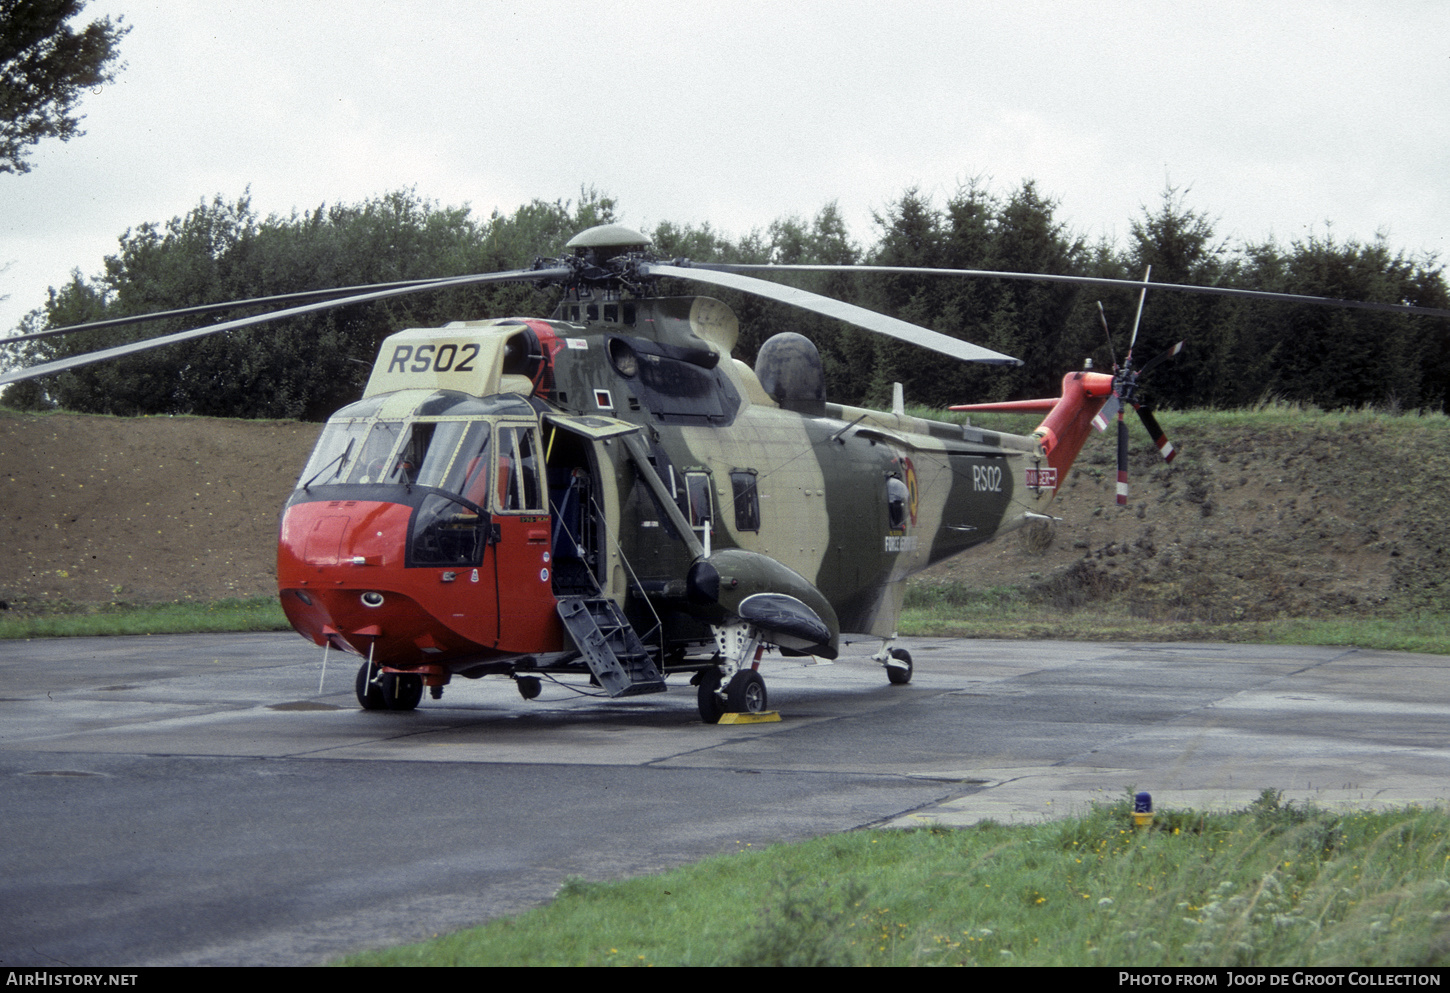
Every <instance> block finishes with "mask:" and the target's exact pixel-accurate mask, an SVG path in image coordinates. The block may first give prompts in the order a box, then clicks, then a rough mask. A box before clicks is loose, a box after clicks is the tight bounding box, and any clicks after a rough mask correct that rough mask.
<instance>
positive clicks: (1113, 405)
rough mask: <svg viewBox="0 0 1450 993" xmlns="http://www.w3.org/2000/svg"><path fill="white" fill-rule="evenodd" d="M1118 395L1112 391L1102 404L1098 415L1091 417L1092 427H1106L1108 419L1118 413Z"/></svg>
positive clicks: (1101, 429)
mask: <svg viewBox="0 0 1450 993" xmlns="http://www.w3.org/2000/svg"><path fill="white" fill-rule="evenodd" d="M1119 406H1121V404H1119V403H1118V395H1117V394H1116V393H1114V394H1113V395H1112V396H1110V397H1108V402H1107V403H1105V404H1103V409H1102V410H1100V411H1098V416H1097V417H1094V418H1093V427H1094V428H1096V429H1097V430H1099V431H1106V430H1107V429H1108V421H1111V420H1112V419H1113V418H1114V417H1115V416H1117V413H1118V407H1119Z"/></svg>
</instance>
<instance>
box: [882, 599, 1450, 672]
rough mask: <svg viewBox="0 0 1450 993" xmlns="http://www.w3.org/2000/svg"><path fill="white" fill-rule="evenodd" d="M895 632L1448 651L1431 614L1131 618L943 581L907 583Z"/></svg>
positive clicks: (1117, 611)
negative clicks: (1217, 619) (1219, 619)
mask: <svg viewBox="0 0 1450 993" xmlns="http://www.w3.org/2000/svg"><path fill="white" fill-rule="evenodd" d="M899 630H900V632H901V633H902V634H903V635H911V636H916V637H937V638H1007V639H1028V638H1037V639H1059V640H1067V641H1073V640H1077V641H1227V642H1256V643H1260V644H1270V645H1356V646H1358V647H1360V648H1374V649H1380V650H1384V651H1396V652H1431V653H1435V654H1440V655H1450V617H1447V616H1446V615H1444V614H1439V613H1431V612H1420V613H1415V614H1408V615H1406V616H1403V617H1373V618H1363V619H1346V618H1285V619H1282V620H1270V621H1224V622H1214V621H1204V620H1174V619H1171V618H1167V619H1165V618H1152V617H1141V616H1136V615H1134V614H1133V613H1132V612H1131V610H1130V608H1129V607H1128V606H1127V605H1126V604H1124V603H1120V602H1117V601H1115V600H1113V599H1112V598H1107V599H1103V600H1096V601H1093V602H1092V603H1091V604H1090V605H1089V606H1085V607H1081V608H1076V609H1063V608H1061V607H1057V606H1053V605H1050V604H1047V603H1044V602H1042V600H1041V598H1039V597H1034V596H1033V595H1032V594H1031V593H1030V592H1028V591H1025V590H1021V589H1016V588H1012V587H998V588H993V589H976V588H973V587H970V586H967V585H966V584H964V583H950V582H948V583H913V584H911V585H910V586H908V587H907V593H906V609H905V610H904V611H903V613H902V615H901V623H900V627H899Z"/></svg>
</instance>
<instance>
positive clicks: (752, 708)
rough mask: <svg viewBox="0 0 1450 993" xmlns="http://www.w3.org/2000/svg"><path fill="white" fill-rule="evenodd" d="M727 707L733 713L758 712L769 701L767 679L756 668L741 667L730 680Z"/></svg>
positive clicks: (726, 697) (726, 698) (726, 695)
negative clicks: (766, 686)
mask: <svg viewBox="0 0 1450 993" xmlns="http://www.w3.org/2000/svg"><path fill="white" fill-rule="evenodd" d="M725 700H726V709H728V710H729V711H730V712H731V713H732V714H758V713H760V712H761V711H763V710H765V707H766V704H767V702H768V700H767V697H766V693H765V679H764V678H762V677H761V675H760V673H758V672H756V671H755V670H754V669H741V670H740V671H739V672H737V673H736V674H735V677H734V678H733V679H731V680H730V686H729V688H728V689H727V691H726V693H725Z"/></svg>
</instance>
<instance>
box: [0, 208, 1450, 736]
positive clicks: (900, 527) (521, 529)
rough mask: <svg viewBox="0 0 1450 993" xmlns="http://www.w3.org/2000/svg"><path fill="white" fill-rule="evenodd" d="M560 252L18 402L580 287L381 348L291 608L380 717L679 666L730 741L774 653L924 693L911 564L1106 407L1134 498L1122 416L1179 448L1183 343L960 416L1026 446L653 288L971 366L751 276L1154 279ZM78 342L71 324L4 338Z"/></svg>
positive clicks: (1045, 477)
mask: <svg viewBox="0 0 1450 993" xmlns="http://www.w3.org/2000/svg"><path fill="white" fill-rule="evenodd" d="M566 247H567V248H569V249H571V250H572V254H569V255H567V256H564V257H561V258H555V259H540V260H538V261H536V262H535V264H534V265H533V267H532V268H529V269H523V270H514V271H509V272H499V273H490V274H484V275H478V276H466V277H458V278H448V279H437V280H429V281H424V282H416V283H405V284H389V285H387V286H374V287H351V288H347V289H345V290H341V291H339V290H333V291H326V292H325V293H324V292H318V293H313V294H292V295H289V296H288V297H281V298H278V297H272V298H265V299H261V300H251V301H233V302H230V303H228V304H219V305H216V306H215V307H206V308H189V309H188V310H186V311H170V312H167V313H166V314H164V315H155V314H153V315H147V317H148V318H155V317H158V316H176V315H177V314H185V313H199V312H201V311H204V310H211V309H218V310H219V309H223V308H225V307H236V306H239V305H241V304H259V303H270V304H279V303H284V302H291V301H296V300H301V299H308V298H311V299H312V300H313V302H309V303H302V304H298V305H295V306H289V307H287V308H286V309H283V310H278V311H274V312H271V313H267V314H261V315H257V316H253V317H247V318H242V319H239V320H232V321H226V322H223V323H220V324H213V325H209V326H206V327H201V328H196V329H193V330H190V331H184V332H180V333H177V334H171V335H165V336H163V337H159V338H151V339H147V340H145V341H141V342H136V343H133V344H129V345H123V346H120V347H117V348H112V349H106V350H104V351H100V352H93V353H89V354H87V355H84V356H78V357H74V358H69V359H62V360H59V361H56V362H49V363H44V364H42V365H37V366H33V367H31V368H29V369H25V370H21V371H17V372H11V373H7V374H6V375H4V376H0V385H3V384H5V383H8V382H14V381H17V380H20V379H30V378H35V377H38V376H43V375H49V374H53V373H56V372H61V371H64V370H65V369H68V368H72V367H75V366H78V365H81V364H85V363H88V362H95V361H102V360H105V359H108V358H114V357H118V356H120V355H125V354H129V353H131V352H134V351H139V350H143V349H146V348H154V347H158V346H161V345H165V344H169V343H172V342H176V341H181V340H186V339H188V338H193V337H199V336H201V335H206V334H215V333H218V332H222V331H227V330H231V329H233V328H239V327H244V326H247V325H251V324H258V323H263V322H266V321H271V320H277V319H281V318H286V317H290V316H295V315H297V314H301V313H306V312H310V311H314V310H321V309H324V308H328V307H336V306H341V305H344V304H349V303H358V302H363V301H366V300H371V299H378V298H381V297H384V296H391V295H396V294H401V293H413V292H423V291H426V290H429V289H438V288H443V287H450V286H460V285H466V284H472V283H488V282H532V283H535V284H539V285H556V286H558V287H561V288H562V290H563V296H562V300H561V302H560V303H559V304H558V306H557V308H556V309H555V310H554V312H553V314H552V315H551V316H550V317H549V318H547V319H539V318H513V317H510V318H500V319H493V320H469V321H457V322H454V323H451V324H448V325H446V326H444V327H441V328H413V329H408V330H403V331H399V332H398V333H396V334H393V335H392V336H390V337H388V338H387V339H386V340H385V341H384V342H383V344H382V346H381V349H380V351H379V354H378V358H377V361H376V363H375V365H374V367H373V370H372V374H371V378H370V379H369V380H368V384H367V387H366V389H365V391H364V393H363V396H362V399H360V400H359V401H357V402H356V403H353V404H351V405H349V406H347V407H344V408H342V409H341V410H339V411H337V413H335V414H334V415H333V416H332V418H331V419H330V420H329V421H328V423H327V425H326V427H325V428H324V429H323V431H322V433H321V436H320V438H319V439H318V442H317V446H316V448H315V449H314V451H313V453H312V456H311V458H310V459H309V460H308V462H307V465H306V466H305V467H304V468H303V470H302V472H301V475H300V476H299V477H298V481H297V487H296V489H295V491H294V492H293V493H292V495H291V497H290V498H289V499H288V501H287V504H286V508H285V510H284V512H283V516H282V523H281V533H280V537H279V540H278V548H277V584H278V593H279V596H280V598H281V603H282V607H283V609H284V610H285V611H286V614H287V617H288V619H289V620H290V621H291V623H292V625H293V627H294V628H296V630H297V631H298V632H299V633H300V634H302V635H303V636H304V637H306V638H308V639H310V640H311V641H313V642H314V643H316V644H317V645H319V646H324V647H325V650H326V651H330V650H334V649H335V650H341V651H344V652H348V653H351V654H353V655H356V656H358V657H359V658H360V660H361V662H360V666H359V669H358V672H357V677H356V692H357V698H358V701H359V702H360V703H361V705H362V706H363V708H365V709H368V710H410V709H412V708H414V707H416V706H417V705H418V704H419V702H420V701H421V699H422V696H423V693H424V690H425V688H426V689H427V690H428V691H429V692H430V693H431V695H432V696H433V697H434V698H437V697H440V696H441V695H442V692H443V688H444V687H445V686H446V685H448V684H449V682H450V681H451V680H452V679H453V677H455V676H464V677H469V678H476V677H480V676H484V675H506V676H510V677H512V678H513V679H514V681H515V683H516V685H517V688H518V690H519V692H520V693H521V694H522V695H523V696H524V697H525V698H526V699H532V698H534V697H536V696H537V695H538V694H539V692H540V689H541V677H547V678H554V677H557V676H560V675H565V674H571V673H572V674H577V675H578V676H580V677H581V678H582V677H585V676H587V677H588V678H589V680H590V682H591V683H594V684H597V685H598V686H599V687H600V688H601V689H602V691H603V692H604V693H607V694H608V695H609V696H614V697H621V696H632V695H637V694H645V693H655V692H660V691H663V690H664V689H665V688H666V677H667V676H670V675H680V676H688V677H689V679H690V682H691V683H692V684H693V685H694V686H696V687H697V699H698V705H699V712H700V716H701V717H702V718H703V719H704V720H705V721H706V722H709V723H715V722H717V721H719V720H720V719H721V718H722V716H723V715H725V714H727V713H746V714H748V713H758V712H761V711H764V710H765V709H766V707H767V693H766V686H765V682H764V680H763V679H762V677H761V675H760V672H759V664H760V659H761V656H762V653H763V652H764V651H765V650H766V649H768V648H771V649H775V650H778V651H780V652H781V653H783V654H785V655H792V656H805V655H813V656H820V657H824V658H834V657H835V656H836V655H837V652H838V650H839V647H840V645H841V643H842V639H843V636H846V635H853V636H860V637H861V638H863V639H864V638H869V639H876V640H878V641H879V643H880V649H879V651H878V652H877V653H876V654H875V655H874V656H873V658H874V659H875V660H876V661H877V662H879V663H880V664H882V665H883V666H884V667H885V671H886V676H887V678H888V680H889V681H890V682H891V683H894V684H904V683H907V682H909V681H910V679H911V676H912V660H911V657H910V655H909V654H908V653H907V652H906V651H904V650H902V649H900V648H898V647H896V646H895V645H894V644H893V641H894V639H895V637H896V632H897V621H898V618H899V616H900V613H901V607H902V600H903V596H904V593H905V582H906V579H907V577H908V576H910V575H912V574H913V573H916V572H919V571H920V570H922V569H924V568H926V567H927V566H929V565H931V564H933V563H935V562H938V561H940V560H942V559H944V558H947V557H948V556H952V555H955V554H957V553H959V552H962V551H965V550H966V549H969V548H971V547H973V546H975V545H980V544H982V543H983V542H986V541H990V540H991V539H993V538H995V537H997V536H998V535H1001V534H1004V533H1006V532H1009V531H1012V530H1015V529H1017V528H1020V527H1022V526H1023V525H1025V524H1027V523H1029V522H1031V521H1033V520H1045V519H1049V518H1048V517H1047V514H1046V511H1047V509H1048V505H1049V504H1050V503H1051V502H1052V499H1053V497H1054V495H1055V494H1056V492H1057V488H1058V486H1060V485H1061V484H1062V482H1063V481H1064V479H1065V477H1066V476H1067V474H1068V472H1069V471H1070V470H1071V468H1072V465H1073V461H1074V459H1075V458H1076V457H1077V455H1078V453H1079V451H1080V450H1081V448H1082V446H1083V443H1084V442H1085V440H1086V439H1087V437H1088V436H1089V434H1090V432H1091V431H1092V430H1093V428H1094V426H1097V427H1098V428H1100V429H1101V428H1103V427H1105V426H1106V424H1105V422H1106V419H1107V418H1109V417H1111V416H1113V414H1114V413H1116V415H1117V420H1118V473H1119V475H1118V500H1119V502H1120V503H1122V502H1125V501H1126V495H1127V477H1126V468H1127V448H1128V438H1127V426H1126V424H1125V422H1124V419H1123V415H1124V412H1125V410H1126V408H1127V407H1134V408H1135V409H1136V410H1137V411H1138V413H1139V415H1140V417H1141V418H1142V420H1143V422H1144V424H1145V426H1146V427H1147V429H1148V431H1149V433H1150V434H1151V435H1152V437H1153V440H1154V442H1155V443H1156V444H1157V446H1158V448H1159V450H1160V452H1162V454H1163V455H1164V457H1165V458H1168V459H1171V458H1172V457H1173V455H1174V450H1173V447H1172V445H1171V444H1169V443H1168V442H1167V439H1166V438H1165V436H1164V434H1163V431H1162V430H1161V428H1160V427H1159V426H1158V423H1157V421H1156V419H1155V418H1154V417H1153V415H1152V413H1151V411H1150V410H1149V409H1148V408H1147V407H1146V406H1145V405H1144V404H1143V403H1142V401H1141V400H1140V398H1139V395H1138V379H1139V377H1140V376H1141V375H1142V374H1143V373H1144V372H1147V371H1148V370H1149V369H1150V368H1151V367H1153V366H1154V365H1156V364H1157V363H1158V362H1161V361H1163V360H1165V359H1167V358H1168V357H1170V356H1171V355H1173V354H1176V353H1177V351H1178V350H1179V349H1180V348H1181V347H1182V343H1181V342H1180V343H1179V344H1178V345H1176V346H1174V347H1173V348H1172V349H1170V350H1169V351H1168V352H1166V353H1165V354H1164V355H1162V356H1159V357H1158V358H1156V359H1154V360H1153V361H1152V362H1149V363H1148V364H1147V365H1145V366H1143V367H1142V368H1141V369H1139V370H1136V371H1135V370H1134V369H1133V366H1132V351H1131V346H1130V349H1129V352H1128V354H1127V356H1126V357H1125V359H1124V361H1123V363H1122V364H1121V365H1120V366H1118V365H1116V364H1115V368H1114V370H1113V371H1112V372H1111V373H1108V372H1094V371H1092V370H1091V364H1090V362H1089V363H1087V365H1088V368H1085V369H1083V370H1077V371H1071V372H1068V373H1067V374H1066V375H1065V376H1064V377H1063V379H1062V390H1061V395H1060V396H1057V397H1053V398H1049V399H1042V400H1027V401H1017V402H1011V403H999V404H972V405H965V406H962V407H957V408H953V409H958V410H976V411H1002V410H1018V411H1022V410H1026V411H1039V412H1041V413H1043V414H1044V415H1045V416H1044V419H1043V421H1042V423H1041V425H1040V426H1039V427H1038V428H1037V429H1036V430H1035V431H1033V432H1032V433H1031V434H1030V435H1013V434H1005V433H1001V432H996V431H988V430H983V429H980V428H977V427H973V426H971V425H961V424H954V423H945V422H941V421H934V420H927V419H923V418H918V417H911V416H908V415H906V413H905V412H904V408H903V404H902V398H901V396H900V391H899V388H898V391H897V395H896V397H895V400H894V403H893V409H892V410H891V411H874V410H867V409H862V408H856V407H850V406H845V405H841V404H835V403H830V402H828V401H827V399H826V396H825V376H824V372H823V369H822V364H821V359H820V356H819V354H818V353H817V351H816V348H815V346H814V345H813V344H812V343H811V342H810V341H809V340H808V339H806V338H805V337H803V336H801V335H799V334H796V333H794V332H784V333H781V334H777V335H775V336H774V337H772V338H770V339H769V340H768V341H766V342H765V343H764V345H762V347H761V348H760V350H759V353H758V356H757V358H756V361H755V365H754V367H753V368H752V367H750V366H748V365H746V364H745V363H744V362H743V361H740V360H738V359H735V358H732V357H731V350H732V348H733V347H734V345H735V341H736V336H737V331H738V324H737V320H736V317H735V314H734V313H733V311H731V309H730V308H729V307H728V306H726V305H725V304H724V303H722V302H721V301H719V300H716V299H713V298H711V297H708V296H692V297H691V296H685V297H678V296H659V295H657V293H658V291H657V286H658V284H659V281H660V280H661V279H663V278H674V279H681V280H687V281H692V282H696V283H705V284H709V285H713V286H720V287H726V288H729V289H733V290H739V291H743V292H745V293H749V294H756V295H759V296H763V297H766V298H769V299H772V300H776V301H779V302H783V303H787V304H791V305H794V306H796V307H801V308H804V309H806V310H810V311H814V312H816V313H820V314H824V315H827V316H829V317H832V318H837V319H839V320H842V321H845V322H848V323H851V324H855V325H857V326H860V327H863V328H866V329H868V330H872V331H876V332H879V333H883V334H887V335H890V336H893V337H895V338H898V339H901V340H904V341H907V342H911V343H913V344H915V345H918V346H921V347H923V348H928V349H932V350H934V351H937V352H940V353H942V354H944V355H947V356H950V357H951V358H954V359H958V360H961V361H967V362H985V363H995V364H1018V360H1017V359H1015V358H1012V357H1010V356H1006V355H1002V354H999V353H997V352H993V351H990V350H988V349H985V348H980V347H978V346H976V345H972V344H969V343H967V342H963V341H960V340H957V339H955V338H951V337H948V336H946V335H942V334H939V333H936V332H933V331H930V330H928V329H926V328H922V327H918V326H916V325H913V324H908V323H906V322H903V321H899V320H896V319H894V318H891V317H887V316H885V315H882V314H879V313H876V312H873V311H869V310H865V309H863V308H860V307H856V306H853V305H850V304H846V303H843V302H841V301H838V300H834V299H831V298H829V297H824V296H820V295H817V294H813V293H809V292H806V291H804V290H800V289H795V288H792V287H789V286H785V285H782V284H779V283H774V282H770V281H768V280H764V279H760V278H758V277H756V276H753V275H749V274H748V273H751V272H756V271H768V272H772V273H774V272H789V271H823V270H827V269H844V270H850V271H858V272H859V271H870V272H894V273H905V272H910V273H917V274H920V273H926V274H939V275H957V276H969V277H990V278H1005V279H1034V280H1046V281H1063V282H1076V283H1087V284H1097V285H1103V286H1111V287H1120V288H1121V287H1133V288H1139V289H1140V294H1139V301H1138V313H1139V317H1141V313H1142V300H1143V293H1145V292H1146V288H1147V286H1148V285H1149V284H1148V282H1147V280H1148V277H1147V275H1145V277H1144V282H1143V283H1133V282H1127V281H1122V280H1109V279H1093V278H1089V277H1070V276H1044V275H1041V274H1031V273H1003V272H995V271H991V272H987V271H976V270H940V269H926V270H922V269H902V268H885V267H869V266H842V267H826V266H747V265H723V264H709V265H704V264H691V263H690V262H688V261H687V260H683V259H677V260H673V261H670V262H663V261H660V260H658V259H656V258H654V257H653V256H651V255H650V254H649V252H648V250H647V249H648V240H647V239H646V238H645V237H644V236H643V235H641V234H639V233H638V232H635V231H632V230H630V229H628V228H625V227H622V226H620V225H613V224H611V225H603V226H600V227H595V228H590V229H588V230H586V231H584V232H582V233H580V234H578V235H577V236H575V237H574V238H573V239H572V240H571V241H570V242H569V243H568V245H567V246H566ZM1151 285H1152V286H1153V288H1154V289H1175V290H1182V291H1190V292H1201V293H1217V294H1227V295H1237V296H1247V297H1260V298H1267V299H1279V300H1291V301H1297V302H1308V303H1320V304H1332V305H1337V306H1351V307H1362V308H1366V309H1383V310H1392V311H1398V312H1420V313H1435V314H1439V315H1441V316H1450V311H1443V310H1434V309H1432V308H1423V307H1409V306H1402V305H1389V304H1373V303H1360V302H1352V301H1337V300H1328V299H1324V298H1312V297H1300V296H1292V295H1288V294H1275V293H1264V292H1260V291H1247V290H1230V289H1224V288H1217V287H1192V286H1181V285H1176V284H1163V283H1154V284H1151ZM339 293H342V294H343V295H342V296H340V297H339V296H338V294H339ZM324 295H327V296H329V297H330V299H323V300H318V299H316V298H317V297H321V296H324ZM128 320H135V319H127V318H122V319H120V322H124V321H128ZM103 323H118V322H115V321H113V322H103ZM1105 323H1106V322H1105ZM95 326H97V325H87V327H95ZM67 330H76V329H74V328H69V329H55V330H53V331H44V332H37V333H36V335H27V336H20V337H15V338H10V339H6V341H8V342H15V341H20V340H25V339H26V338H30V337H35V336H38V335H44V334H53V333H61V332H63V331H67ZM1136 334H1137V323H1136V320H1135V324H1134V329H1133V336H1134V338H1135V339H1136ZM1095 422H1096V425H1095Z"/></svg>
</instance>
